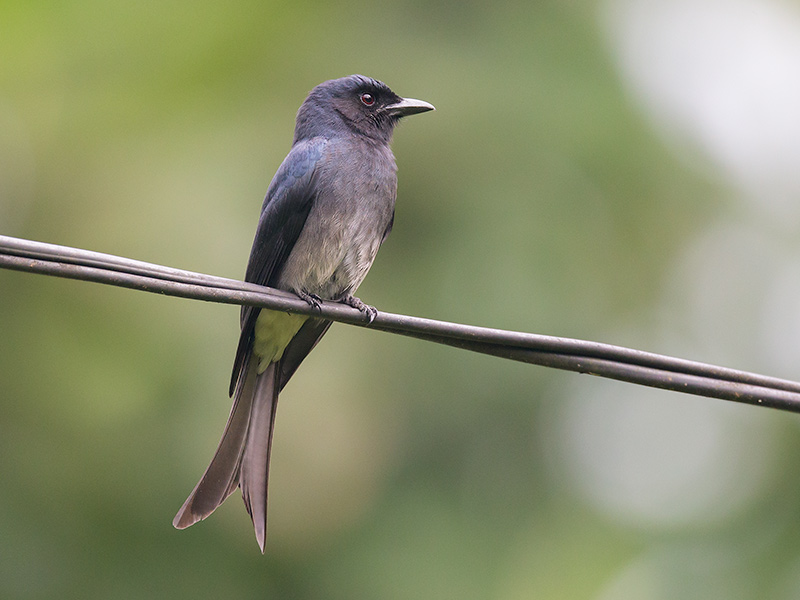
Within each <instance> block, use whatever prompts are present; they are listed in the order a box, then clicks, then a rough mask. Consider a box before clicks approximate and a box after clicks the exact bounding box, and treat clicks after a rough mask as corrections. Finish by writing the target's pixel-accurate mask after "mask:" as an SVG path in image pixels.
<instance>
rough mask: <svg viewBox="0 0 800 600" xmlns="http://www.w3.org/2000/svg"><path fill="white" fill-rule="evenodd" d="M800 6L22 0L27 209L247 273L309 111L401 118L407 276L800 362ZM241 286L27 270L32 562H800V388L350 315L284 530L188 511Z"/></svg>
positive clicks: (12, 282) (384, 301)
mask: <svg viewBox="0 0 800 600" xmlns="http://www.w3.org/2000/svg"><path fill="white" fill-rule="evenodd" d="M797 40H800V5H798V4H797V3H796V2H789V0H786V2H781V0H730V1H728V2H720V1H718V0H692V1H689V0H605V1H600V2H589V1H572V2H560V1H553V0H550V1H547V0H546V1H543V2H528V3H525V2H519V1H506V0H498V1H495V2H492V3H479V2H464V3H455V2H452V3H446V2H422V1H420V0H400V1H395V2H371V3H366V2H359V1H350V2H337V3H322V2H319V3H314V2H302V1H301V2H274V1H267V2H262V1H252V0H235V1H233V2H227V3H221V2H207V1H203V0H200V1H198V0H192V1H191V2H188V1H177V0H175V1H173V0H167V1H165V2H139V3H133V2H117V1H100V0H84V1H81V2H75V1H67V2H39V1H36V0H32V1H31V0H27V1H24V2H23V1H19V0H16V1H15V0H5V1H4V2H2V3H0V233H3V234H7V235H14V236H19V237H24V238H30V239H35V240H41V241H47V242H52V243H59V244H66V245H73V246H78V247H81V248H87V249H92V250H97V251H102V252H108V253H113V254H119V255H123V256H128V257H131V258H137V259H140V260H146V261H151V262H156V263H160V264H165V265H171V266H175V267H180V268H185V269H191V270H197V271H202V272H206V273H211V274H215V275H221V276H227V277H235V278H240V277H241V276H242V274H243V272H244V267H245V264H246V261H247V256H248V252H249V250H250V244H251V241H252V236H253V232H254V229H255V224H256V221H257V216H258V210H259V207H260V205H261V201H262V198H263V194H264V192H265V190H266V188H267V185H268V183H269V181H270V179H271V177H272V174H273V173H274V171H275V169H276V168H277V166H278V164H279V163H280V161H281V160H282V158H283V157H284V156H285V154H286V152H287V150H288V148H289V145H290V143H291V135H292V129H293V120H294V113H295V111H296V109H297V107H298V106H299V104H300V103H301V102H302V100H303V98H304V97H305V95H306V93H307V92H308V90H309V89H311V88H312V87H313V86H314V85H316V84H317V83H319V82H321V81H323V80H326V79H330V78H334V77H339V76H343V75H348V74H351V73H363V74H366V75H370V76H373V77H376V78H379V79H382V80H384V81H385V82H387V83H388V84H389V85H390V86H391V87H392V88H393V89H395V91H397V92H398V93H400V94H401V95H407V96H411V97H416V98H422V99H425V100H428V101H430V102H432V103H433V104H434V105H436V107H437V112H435V113H432V114H426V115H422V116H419V117H414V118H413V119H409V120H408V121H407V122H404V123H403V125H402V126H401V127H400V128H399V130H398V131H397V132H396V135H395V144H394V150H395V154H396V156H397V159H398V165H399V170H400V173H399V178H400V184H399V198H398V205H397V214H396V219H395V228H394V232H393V233H392V236H391V237H390V238H389V240H388V242H387V243H386V244H385V246H384V248H383V249H382V251H381V253H380V255H379V257H378V260H377V262H376V264H375V265H374V267H373V270H372V272H371V273H370V276H369V277H368V278H367V281H366V282H365V284H364V285H363V286H362V288H361V290H360V294H359V295H360V296H361V297H362V298H363V299H364V300H365V301H367V302H369V303H370V304H374V305H376V306H377V307H379V308H380V309H383V310H387V311H392V312H399V313H406V314H413V315H419V316H427V317H432V318H439V319H446V320H452V321H457V322H465V323H471V324H481V325H487V326H493V327H503V328H509V329H514V330H523V331H531V332H538V333H547V334H555V335H562V336H572V337H579V338H584V339H593V340H599V341H605V342H612V343H618V344H623V345H631V346H633V347H637V348H642V349H647V350H653V351H659V352H665V353H672V354H675V355H679V356H683V357H686V358H692V359H697V360H703V361H707V362H717V363H721V364H725V365H727V366H731V367H737V368H743V369H747V370H754V371H759V372H763V373H766V374H770V375H777V376H782V377H788V378H794V379H798V378H800V239H799V238H798V235H797V234H798V228H799V226H800V210H798V208H800V203H798V200H800V179H799V178H798V173H800V117H799V116H798V115H800V110H798V108H797V107H798V106H800V75H799V74H798V70H797V64H800V43H798V41H797ZM237 328H238V311H237V309H236V308H235V307H231V306H223V305H214V304H205V303H201V302H194V301H188V300H180V299H174V298H166V297H159V296H155V295H150V294H143V293H138V292H134V291H129V290H122V289H116V288H110V287H105V286H98V285H94V284H87V283H81V282H74V281H66V280H58V279H53V278H46V277H42V276H38V275H30V274H25V273H16V272H0V598H63V597H75V598H78V597H80V598H103V599H115V598H154V597H164V598H184V597H186V598H228V597H237V598H281V599H284V600H285V599H293V598H298V599H299V598H310V599H323V598H325V599H327V598H332V599H342V600H344V599H348V600H351V599H380V600H383V599H387V600H392V599H400V598H459V599H471V598H475V599H498V600H517V599H526V598H545V599H597V600H610V599H617V598H630V599H637V600H648V599H655V600H661V599H695V598H696V599H704V600H707V599H714V598H724V599H726V600H732V599H733V600H736V599H749V598H753V599H755V598H759V599H761V598H777V599H789V598H797V597H798V596H800V429H799V428H798V419H797V417H795V416H793V415H787V414H781V413H778V412H776V411H770V410H764V409H759V408H753V407H747V406H739V405H734V404H731V403H725V402H721V401H717V400H710V399H703V398H694V397H688V396H681V395H679V394H672V393H666V392H657V391H650V390H646V389H643V388H637V387H634V386H630V385H625V384H622V383H616V382H607V381H603V380H599V379H595V378H590V377H584V376H578V375H574V374H565V373H559V372H551V371H547V370H545V369H542V368H538V367H532V366H525V365H519V364H512V363H509V362H505V361H502V360H499V359H495V358H488V357H483V356H472V355H470V354H468V353H465V352H462V351H458V350H455V349H450V348H444V347H436V346H433V345H431V344H426V343H423V342H419V341H414V340H409V339H404V338H401V337H398V336H392V335H387V334H383V333H378V332H370V331H367V330H362V329H358V328H352V327H347V326H344V325H338V326H335V327H333V329H332V330H331V332H330V333H329V334H328V335H327V337H326V338H325V340H324V341H323V342H322V343H321V344H320V346H319V347H318V348H317V350H315V351H314V353H313V354H312V355H311V356H310V357H309V358H308V360H307V361H306V363H305V364H304V365H303V367H302V368H301V370H300V372H299V373H298V375H297V376H296V377H295V378H294V379H293V381H292V383H291V384H290V385H289V386H288V387H287V389H286V391H285V392H284V394H283V395H282V396H281V399H282V404H281V407H280V410H279V416H278V422H277V428H276V437H275V446H274V452H273V470H272V475H271V484H272V486H271V489H270V527H269V540H268V544H267V554H266V556H263V557H262V556H261V555H260V553H259V552H258V548H257V545H256V543H255V539H254V536H253V533H252V528H251V526H250V523H249V519H248V517H247V515H246V513H245V511H244V508H243V506H242V503H241V501H240V499H239V497H238V494H237V495H236V496H234V497H232V498H231V499H230V500H228V502H227V503H226V504H225V505H224V506H223V507H222V508H221V509H220V510H218V511H217V512H216V513H215V514H214V515H213V516H212V517H211V518H209V519H208V520H207V521H204V522H203V523H201V524H199V525H196V526H194V527H192V528H190V529H188V530H186V531H182V532H179V531H176V530H174V529H173V528H172V526H171V524H170V522H171V520H172V517H173V516H174V514H175V512H176V511H177V509H178V508H179V507H180V505H181V503H182V502H183V501H184V499H185V497H186V495H187V494H188V492H189V491H190V490H191V489H192V486H193V485H194V484H195V482H196V480H197V479H198V477H199V476H200V474H201V473H202V472H203V469H204V468H205V466H206V464H207V462H208V460H209V459H210V457H211V454H212V453H213V450H214V448H215V447H216V444H217V441H218V439H219V436H220V434H221V431H222V428H223V425H224V422H225V419H226V417H227V413H228V410H229V407H230V404H229V400H228V398H227V393H226V391H227V384H228V377H229V372H230V367H231V363H232V360H233V353H234V349H235V344H236V339H237Z"/></svg>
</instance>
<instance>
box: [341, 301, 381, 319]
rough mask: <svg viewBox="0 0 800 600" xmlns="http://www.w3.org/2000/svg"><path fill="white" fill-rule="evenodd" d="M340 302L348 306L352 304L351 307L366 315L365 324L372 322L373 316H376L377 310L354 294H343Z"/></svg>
mask: <svg viewBox="0 0 800 600" xmlns="http://www.w3.org/2000/svg"><path fill="white" fill-rule="evenodd" d="M342 302H343V303H345V304H347V305H348V306H352V307H353V308H355V309H358V310H360V311H361V312H362V313H363V314H364V315H365V316H366V317H367V325H369V324H370V323H372V322H373V321H374V320H375V317H377V316H378V310H377V309H376V308H375V307H374V306H370V305H369V304H366V303H364V302H363V301H362V300H361V299H359V298H356V297H355V296H345V297H344V298H343V299H342Z"/></svg>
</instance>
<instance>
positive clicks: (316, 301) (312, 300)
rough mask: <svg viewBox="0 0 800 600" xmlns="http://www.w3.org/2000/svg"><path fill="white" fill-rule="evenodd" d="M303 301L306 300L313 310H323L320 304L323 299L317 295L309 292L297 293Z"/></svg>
mask: <svg viewBox="0 0 800 600" xmlns="http://www.w3.org/2000/svg"><path fill="white" fill-rule="evenodd" d="M295 293H296V294H297V295H298V296H299V298H300V299H301V300H304V301H305V302H306V303H307V304H308V305H309V306H311V308H315V309H316V310H322V307H321V305H320V303H321V302H322V298H320V297H319V296H317V295H316V294H309V293H307V292H295Z"/></svg>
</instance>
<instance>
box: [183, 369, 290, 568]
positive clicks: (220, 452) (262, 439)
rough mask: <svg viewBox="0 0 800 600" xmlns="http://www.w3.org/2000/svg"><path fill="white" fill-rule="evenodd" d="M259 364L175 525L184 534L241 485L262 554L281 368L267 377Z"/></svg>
mask: <svg viewBox="0 0 800 600" xmlns="http://www.w3.org/2000/svg"><path fill="white" fill-rule="evenodd" d="M257 365H258V359H257V358H256V357H255V356H253V357H251V358H250V360H249V364H248V366H247V374H246V375H245V379H244V382H243V384H242V385H241V387H240V388H239V389H237V393H236V397H235V399H234V402H233V408H231V414H230V416H229V417H228V423H227V425H226V426H225V431H224V433H223V434H222V439H221V440H220V442H219V446H218V447H217V451H216V453H215V454H214V458H213V459H211V464H210V465H208V468H207V469H206V472H205V473H204V474H203V477H202V478H201V479H200V481H199V482H198V484H197V485H196V486H195V488H194V490H192V493H191V494H189V497H188V498H187V499H186V502H184V503H183V506H182V507H181V509H180V510H179V511H178V514H177V515H175V519H174V520H173V521H172V524H173V525H174V526H175V527H176V528H178V529H185V528H186V527H189V526H190V525H193V524H194V523H197V522H198V521H200V520H202V519H205V518H206V517H207V516H208V515H210V514H211V513H212V512H214V510H215V509H216V508H217V507H218V506H219V505H220V504H222V503H223V502H224V501H225V499H226V498H227V497H228V496H230V495H231V494H232V493H233V491H234V490H235V489H236V486H237V485H238V486H240V487H241V488H242V498H243V499H244V503H245V506H246V507H247V512H248V513H250V518H251V519H252V520H253V527H254V528H255V532H256V540H257V541H258V545H259V546H260V548H261V552H262V553H263V552H264V544H265V543H266V535H267V483H268V478H269V456H270V451H271V447H272V430H273V425H274V423H275V410H276V408H277V406H278V392H279V391H280V385H279V382H278V376H277V375H278V363H272V364H270V365H269V366H268V367H267V368H266V369H265V370H264V372H263V373H258V372H257Z"/></svg>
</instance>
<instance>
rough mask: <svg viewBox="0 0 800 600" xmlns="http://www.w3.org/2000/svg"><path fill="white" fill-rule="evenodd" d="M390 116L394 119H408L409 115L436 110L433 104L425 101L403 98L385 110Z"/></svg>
mask: <svg viewBox="0 0 800 600" xmlns="http://www.w3.org/2000/svg"><path fill="white" fill-rule="evenodd" d="M383 110H384V111H385V112H386V113H387V114H388V115H390V116H392V117H407V116H408V115H416V114H418V113H424V112H428V111H429V110H436V109H435V108H434V107H433V104H429V103H428V102H425V101H424V100H415V99H414V98H403V99H402V100H400V102H395V103H394V104H390V105H389V106H386V107H385V108H384V109H383Z"/></svg>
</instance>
